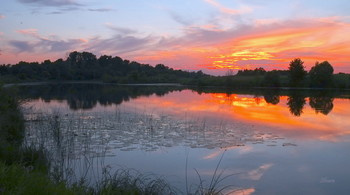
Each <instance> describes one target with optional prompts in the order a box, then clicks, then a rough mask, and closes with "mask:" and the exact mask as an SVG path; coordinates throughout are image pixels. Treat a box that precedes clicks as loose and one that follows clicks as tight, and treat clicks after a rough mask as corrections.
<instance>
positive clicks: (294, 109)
mask: <svg viewBox="0 0 350 195" xmlns="http://www.w3.org/2000/svg"><path fill="white" fill-rule="evenodd" d="M305 103H306V100H305V96H304V95H302V94H301V93H298V92H294V93H292V94H291V95H290V96H289V97H288V100H287V105H288V107H289V111H290V113H291V114H293V115H294V116H300V115H301V114H302V113H303V108H304V105H305Z"/></svg>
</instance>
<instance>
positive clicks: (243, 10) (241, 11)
mask: <svg viewBox="0 0 350 195" xmlns="http://www.w3.org/2000/svg"><path fill="white" fill-rule="evenodd" d="M204 1H205V2H206V3H209V4H210V5H212V6H214V7H216V8H218V9H219V10H220V12H222V13H225V14H231V15H236V14H245V13H250V12H252V11H253V9H252V8H251V7H248V6H244V7H241V8H240V9H231V8H227V7H225V6H223V5H221V4H220V3H218V2H217V1H215V0H204Z"/></svg>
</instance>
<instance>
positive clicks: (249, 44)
mask: <svg viewBox="0 0 350 195" xmlns="http://www.w3.org/2000/svg"><path fill="white" fill-rule="evenodd" d="M1 4H2V5H1V7H0V50H1V51H0V52H1V53H0V54H1V55H0V64H7V63H11V64H13V63H17V62H19V61H39V62H41V61H43V60H45V59H51V60H56V59H58V58H66V56H67V54H68V53H69V52H71V51H75V50H76V51H88V52H92V53H94V54H96V55H97V57H99V56H100V55H102V54H106V55H112V56H120V57H122V58H125V59H129V60H135V61H139V62H142V63H149V64H151V65H156V64H158V63H163V64H165V65H167V66H171V67H173V68H180V69H186V70H203V71H205V72H208V73H213V74H223V73H224V72H226V71H227V70H229V69H231V70H234V71H236V70H238V69H242V68H255V67H260V66H261V67H264V68H266V69H269V70H270V69H285V68H286V67H287V66H288V62H289V61H290V60H291V59H293V58H295V57H300V58H302V59H303V60H304V61H305V62H306V65H307V68H308V69H309V68H311V66H313V65H314V63H315V62H316V61H323V60H328V61H330V62H331V64H333V66H335V70H336V71H338V72H339V71H342V72H350V57H348V56H349V53H350V48H349V45H350V38H349V36H347V35H348V34H350V12H349V11H348V10H350V1H346V0H318V1H315V0H308V1H301V0H294V1H291V0H270V1H266V0H265V1H261V0H187V1H185V0H162V1H160V0H147V1H141V0H134V1H121V0H104V1H97V0H85V1H83V0H2V2H1Z"/></svg>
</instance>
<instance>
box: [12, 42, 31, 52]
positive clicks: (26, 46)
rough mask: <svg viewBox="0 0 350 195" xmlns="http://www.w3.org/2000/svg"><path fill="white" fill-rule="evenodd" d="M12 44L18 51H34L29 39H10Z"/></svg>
mask: <svg viewBox="0 0 350 195" xmlns="http://www.w3.org/2000/svg"><path fill="white" fill-rule="evenodd" d="M9 43H10V45H11V46H13V47H15V49H16V52H18V53H21V52H32V51H33V45H32V44H30V43H29V42H27V41H15V40H14V41H10V42H9Z"/></svg>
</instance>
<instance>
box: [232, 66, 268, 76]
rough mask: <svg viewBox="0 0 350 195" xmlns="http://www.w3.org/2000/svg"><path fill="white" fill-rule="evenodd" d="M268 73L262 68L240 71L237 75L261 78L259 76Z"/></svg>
mask: <svg viewBox="0 0 350 195" xmlns="http://www.w3.org/2000/svg"><path fill="white" fill-rule="evenodd" d="M265 73H266V70H265V69H264V68H262V67H260V68H255V69H254V70H249V69H244V70H239V71H238V72H237V75H239V76H259V75H264V74H265Z"/></svg>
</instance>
